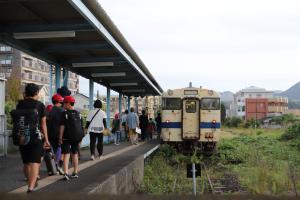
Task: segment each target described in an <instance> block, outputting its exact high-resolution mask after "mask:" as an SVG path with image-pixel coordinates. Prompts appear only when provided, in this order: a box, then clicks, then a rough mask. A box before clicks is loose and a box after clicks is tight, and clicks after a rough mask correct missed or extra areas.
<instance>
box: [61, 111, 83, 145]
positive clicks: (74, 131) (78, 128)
mask: <svg viewBox="0 0 300 200" xmlns="http://www.w3.org/2000/svg"><path fill="white" fill-rule="evenodd" d="M65 120H66V124H65V126H66V127H65V128H66V129H65V133H64V134H66V135H64V138H65V139H69V140H70V141H71V142H80V141H81V140H82V138H83V137H84V131H83V126H82V119H81V115H80V113H79V112H78V111H77V110H67V111H65Z"/></svg>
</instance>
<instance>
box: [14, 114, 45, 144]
mask: <svg viewBox="0 0 300 200" xmlns="http://www.w3.org/2000/svg"><path fill="white" fill-rule="evenodd" d="M11 116H12V120H13V130H12V138H13V144H14V145H16V146H25V145H32V144H36V143H37V141H38V140H41V133H40V131H39V115H38V110H37V109H16V110H13V111H12V112H11Z"/></svg>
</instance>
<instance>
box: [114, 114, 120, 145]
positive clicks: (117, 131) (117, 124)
mask: <svg viewBox="0 0 300 200" xmlns="http://www.w3.org/2000/svg"><path fill="white" fill-rule="evenodd" d="M120 128H121V122H120V118H119V113H116V114H115V118H114V120H113V122H112V133H113V134H114V140H115V145H119V144H120V140H121V132H120Z"/></svg>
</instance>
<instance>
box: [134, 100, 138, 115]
mask: <svg viewBox="0 0 300 200" xmlns="http://www.w3.org/2000/svg"><path fill="white" fill-rule="evenodd" d="M134 105H135V108H134V110H135V112H136V114H138V113H139V104H138V99H137V97H134Z"/></svg>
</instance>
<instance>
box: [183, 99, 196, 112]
mask: <svg viewBox="0 0 300 200" xmlns="http://www.w3.org/2000/svg"><path fill="white" fill-rule="evenodd" d="M196 107H197V106H196V101H186V102H185V112H187V113H195V112H196Z"/></svg>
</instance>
